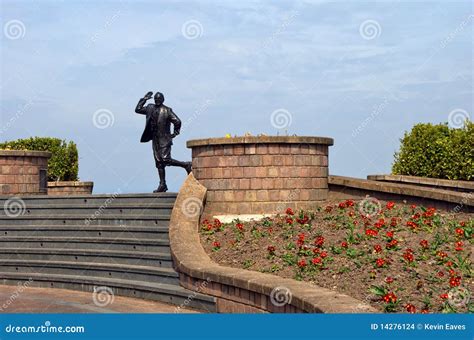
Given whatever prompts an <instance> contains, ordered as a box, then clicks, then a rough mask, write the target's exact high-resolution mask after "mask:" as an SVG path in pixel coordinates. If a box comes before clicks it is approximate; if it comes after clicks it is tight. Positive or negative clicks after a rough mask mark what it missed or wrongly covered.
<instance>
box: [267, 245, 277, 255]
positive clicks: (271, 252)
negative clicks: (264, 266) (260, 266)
mask: <svg viewBox="0 0 474 340" xmlns="http://www.w3.org/2000/svg"><path fill="white" fill-rule="evenodd" d="M267 250H268V252H269V253H270V254H273V253H274V252H275V247H274V246H268V247H267Z"/></svg>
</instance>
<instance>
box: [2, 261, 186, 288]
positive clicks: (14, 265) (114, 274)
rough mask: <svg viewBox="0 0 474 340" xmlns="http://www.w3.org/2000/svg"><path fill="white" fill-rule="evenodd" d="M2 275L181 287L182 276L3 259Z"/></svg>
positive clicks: (125, 267)
mask: <svg viewBox="0 0 474 340" xmlns="http://www.w3.org/2000/svg"><path fill="white" fill-rule="evenodd" d="M0 272H5V273H7V272H8V273H11V272H14V273H26V274H31V273H38V274H45V275H49V274H54V275H72V276H94V277H107V278H114V279H121V280H133V281H144V282H156V283H164V284H174V285H179V275H178V273H177V272H176V271H175V270H174V269H172V268H160V267H150V266H137V265H134V266H131V265H125V264H111V263H94V262H91V263H79V262H68V261H42V260H3V261H0Z"/></svg>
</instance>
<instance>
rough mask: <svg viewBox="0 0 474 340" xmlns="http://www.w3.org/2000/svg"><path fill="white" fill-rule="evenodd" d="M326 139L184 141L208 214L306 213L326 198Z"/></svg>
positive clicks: (282, 138)
mask: <svg viewBox="0 0 474 340" xmlns="http://www.w3.org/2000/svg"><path fill="white" fill-rule="evenodd" d="M332 144H333V141H332V139H330V138H321V137H293V136H292V137H267V136H265V137H242V138H213V139H205V140H194V141H189V142H188V147H190V148H192V158H193V174H194V176H195V178H196V179H198V180H199V182H200V183H201V184H203V185H204V186H205V187H206V188H207V189H208V192H207V202H206V212H207V213H209V214H211V213H212V214H229V213H230V214H260V213H274V212H278V211H281V210H282V209H285V208H286V207H292V208H308V207H310V206H311V205H312V203H313V202H315V201H323V200H325V199H326V198H327V195H328V147H329V146H330V145H332Z"/></svg>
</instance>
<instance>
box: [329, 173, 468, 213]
mask: <svg viewBox="0 0 474 340" xmlns="http://www.w3.org/2000/svg"><path fill="white" fill-rule="evenodd" d="M328 183H329V185H340V186H345V187H349V188H356V189H363V190H372V191H379V192H384V193H389V194H398V195H407V196H414V197H421V198H428V199H433V200H437V201H444V202H450V203H455V204H461V203H462V204H463V205H467V206H474V195H472V194H471V193H466V192H464V193H463V192H456V191H452V190H445V189H437V188H429V187H422V186H419V185H414V184H400V183H390V182H381V181H372V180H367V179H361V178H353V177H344V176H333V175H332V176H329V177H328ZM329 190H331V188H329Z"/></svg>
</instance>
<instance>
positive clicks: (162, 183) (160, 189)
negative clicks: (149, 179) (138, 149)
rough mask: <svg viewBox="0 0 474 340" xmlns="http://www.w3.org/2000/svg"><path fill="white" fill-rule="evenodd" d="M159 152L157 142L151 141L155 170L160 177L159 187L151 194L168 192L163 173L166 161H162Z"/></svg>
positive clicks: (164, 173)
mask: <svg viewBox="0 0 474 340" xmlns="http://www.w3.org/2000/svg"><path fill="white" fill-rule="evenodd" d="M161 151H162V150H161V148H160V147H159V144H158V142H157V140H153V155H154V157H155V165H156V168H157V169H158V176H159V177H160V185H159V186H158V188H157V189H156V190H154V191H153V192H166V191H167V190H168V187H167V186H166V172H165V166H166V161H165V160H164V159H163V155H162V152H161Z"/></svg>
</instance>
